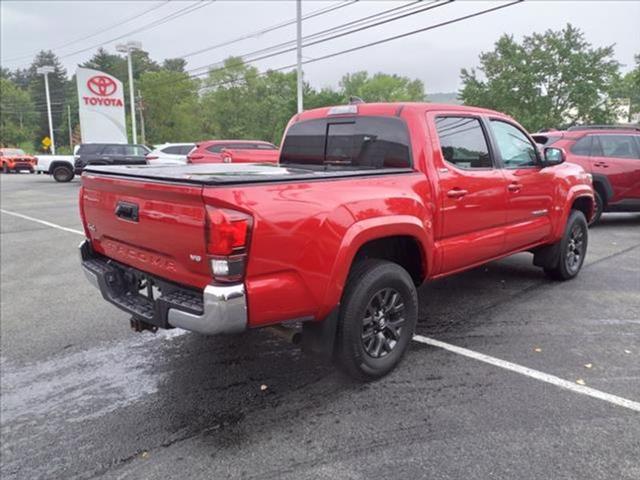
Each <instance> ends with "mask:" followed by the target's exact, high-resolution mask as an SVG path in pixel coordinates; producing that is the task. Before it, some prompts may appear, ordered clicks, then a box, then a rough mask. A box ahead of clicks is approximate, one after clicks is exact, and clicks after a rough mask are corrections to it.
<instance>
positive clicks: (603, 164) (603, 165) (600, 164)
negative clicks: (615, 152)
mask: <svg viewBox="0 0 640 480" xmlns="http://www.w3.org/2000/svg"><path fill="white" fill-rule="evenodd" d="M593 166H594V167H602V168H609V165H608V164H606V163H604V162H596V163H594V164H593Z"/></svg>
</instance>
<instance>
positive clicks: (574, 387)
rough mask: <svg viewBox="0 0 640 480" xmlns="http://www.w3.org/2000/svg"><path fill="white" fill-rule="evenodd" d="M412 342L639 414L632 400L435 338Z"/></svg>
mask: <svg viewBox="0 0 640 480" xmlns="http://www.w3.org/2000/svg"><path fill="white" fill-rule="evenodd" d="M413 340H414V341H415V342H420V343H425V344H427V345H431V346H432V347H438V348H443V349H445V350H448V351H450V352H453V353H457V354H458V355H464V356H465V357H469V358H473V359H474V360H479V361H481V362H484V363H488V364H490V365H494V366H496V367H500V368H504V369H505V370H510V371H512V372H516V373H519V374H520V375H524V376H526V377H531V378H535V379H536V380H540V381H541V382H546V383H550V384H551V385H555V386H556V387H560V388H564V389H566V390H571V391H572V392H575V393H581V394H583V395H588V396H589V397H593V398H597V399H598V400H604V401H605V402H609V403H613V404H614V405H618V406H619V407H624V408H628V409H629V410H634V411H636V412H640V403H639V402H634V401H633V400H628V399H626V398H622V397H618V396H617V395H611V394H610V393H605V392H601V391H600V390H596V389H595V388H590V387H585V386H583V385H578V384H577V383H573V382H570V381H568V380H564V379H562V378H560V377H556V376H555V375H549V374H548V373H543V372H540V371H538V370H533V369H532V368H528V367H523V366H522V365H518V364H517V363H511V362H507V361H505V360H500V359H499V358H495V357H491V356H489V355H485V354H484V353H479V352H474V351H473V350H468V349H466V348H462V347H457V346H455V345H452V344H450V343H446V342H441V341H440V340H436V339H435V338H429V337H423V336H422V335H414V337H413Z"/></svg>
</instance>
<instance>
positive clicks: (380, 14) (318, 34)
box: [187, 0, 454, 73]
mask: <svg viewBox="0 0 640 480" xmlns="http://www.w3.org/2000/svg"><path fill="white" fill-rule="evenodd" d="M453 1H454V0H447V2H445V4H446V3H450V2H453ZM436 2H437V0H433V1H431V2H430V3H431V4H433V3H436ZM419 3H422V0H416V1H414V2H412V3H409V4H406V5H402V6H400V7H394V8H391V9H388V10H384V11H382V12H378V13H375V14H373V15H369V16H367V17H362V18H359V19H357V20H353V21H350V22H347V23H343V24H342V25H338V26H335V27H331V28H328V29H325V30H321V31H319V32H316V33H313V34H311V35H308V36H306V37H303V38H302V40H303V41H304V40H312V39H315V38H321V37H323V36H326V35H328V34H330V33H332V32H337V31H340V30H344V29H346V28H347V27H349V26H351V25H354V24H358V23H366V22H368V21H370V20H372V19H376V18H378V17H381V18H382V17H385V16H388V15H389V13H391V12H394V11H396V10H399V9H405V10H406V9H408V8H410V9H414V7H415V6H416V4H419ZM419 6H420V7H421V9H420V10H419V11H415V12H412V13H407V14H405V15H402V16H398V17H395V18H393V19H390V20H388V21H393V20H398V19H400V18H404V17H405V16H409V15H410V14H417V13H421V12H423V11H426V10H430V9H431V8H435V7H433V6H431V7H426V8H425V7H422V5H419ZM382 23H388V22H381V23H377V24H373V25H370V26H367V27H363V28H361V30H365V29H367V28H372V27H375V26H378V25H381V24H382ZM357 31H359V30H353V31H351V32H346V33H344V35H348V34H349V33H355V32H357ZM338 36H340V35H337V36H335V37H331V38H327V39H326V40H325V41H328V40H332V39H333V38H337V37H338ZM295 43H296V40H289V41H286V42H282V43H278V44H275V45H271V46H270V47H266V48H262V49H259V50H254V51H253V52H249V53H244V54H240V55H237V56H239V57H241V58H245V57H249V56H253V55H256V54H260V53H266V52H271V51H273V50H275V49H277V48H281V47H286V46H289V45H295ZM316 43H320V42H319V41H318V42H316ZM309 45H315V43H312V44H304V45H302V46H303V47H306V46H309ZM293 50H295V47H293V48H290V49H288V50H283V51H281V52H278V53H275V54H273V55H266V56H264V57H260V58H256V59H252V60H251V61H257V60H263V59H265V58H271V57H272V56H274V57H275V56H277V55H282V54H284V53H288V52H291V51H293ZM223 63H224V60H223V61H218V62H215V63H212V64H209V65H204V66H202V67H196V68H192V69H189V70H187V73H190V72H195V71H197V70H203V69H207V70H209V69H211V68H212V67H215V66H217V65H222V64H223Z"/></svg>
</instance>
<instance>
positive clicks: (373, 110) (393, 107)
mask: <svg viewBox="0 0 640 480" xmlns="http://www.w3.org/2000/svg"><path fill="white" fill-rule="evenodd" d="M344 107H345V108H348V107H355V109H354V110H357V113H353V112H348V114H350V115H354V114H355V115H382V116H398V115H399V114H400V113H401V112H402V111H403V110H405V109H410V110H417V111H422V112H428V111H433V110H449V111H454V112H461V113H482V114H491V115H496V116H499V117H503V118H504V117H507V118H508V116H507V115H505V114H504V113H500V112H497V111H495V110H490V109H487V108H480V107H471V106H467V105H453V104H448V103H429V102H383V103H356V104H351V105H349V106H347V105H345V106H344ZM334 108H339V107H321V108H314V109H312V110H306V111H304V112H302V113H300V114H298V115H297V116H296V117H295V120H294V121H296V122H298V121H302V120H311V119H314V118H323V117H327V116H330V115H332V114H330V111H331V110H332V109H334ZM345 114H347V112H345Z"/></svg>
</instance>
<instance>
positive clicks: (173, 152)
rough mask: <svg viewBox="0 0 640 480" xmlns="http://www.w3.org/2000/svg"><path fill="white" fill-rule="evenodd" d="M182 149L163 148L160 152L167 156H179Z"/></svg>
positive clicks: (176, 147)
mask: <svg viewBox="0 0 640 480" xmlns="http://www.w3.org/2000/svg"><path fill="white" fill-rule="evenodd" d="M182 148H183V147H180V146H176V145H174V146H172V147H166V148H163V149H162V152H163V153H166V154H168V155H180V154H181V153H182Z"/></svg>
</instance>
